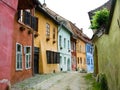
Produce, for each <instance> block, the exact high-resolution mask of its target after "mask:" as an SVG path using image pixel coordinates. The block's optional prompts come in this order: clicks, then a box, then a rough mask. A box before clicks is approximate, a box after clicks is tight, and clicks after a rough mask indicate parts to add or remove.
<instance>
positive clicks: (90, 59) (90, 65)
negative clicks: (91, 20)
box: [86, 43, 94, 73]
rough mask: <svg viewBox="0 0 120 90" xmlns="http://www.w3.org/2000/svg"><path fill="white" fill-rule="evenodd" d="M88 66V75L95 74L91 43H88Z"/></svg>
mask: <svg viewBox="0 0 120 90" xmlns="http://www.w3.org/2000/svg"><path fill="white" fill-rule="evenodd" d="M86 64H87V73H93V72H94V61H93V46H92V44H90V43H86Z"/></svg>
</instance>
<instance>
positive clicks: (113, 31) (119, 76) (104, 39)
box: [94, 0, 120, 90]
mask: <svg viewBox="0 0 120 90" xmlns="http://www.w3.org/2000/svg"><path fill="white" fill-rule="evenodd" d="M117 19H119V22H120V0H117V3H116V7H115V10H114V14H113V19H112V23H111V27H110V31H109V34H103V35H102V36H101V37H99V38H98V39H97V40H96V41H94V46H95V47H96V48H97V54H98V68H99V73H105V74H106V76H107V81H108V87H109V89H110V90H120V27H119V25H118V22H117ZM95 54H96V53H95ZM94 56H96V55H94ZM94 59H96V57H95V58H94Z"/></svg>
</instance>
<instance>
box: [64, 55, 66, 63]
mask: <svg viewBox="0 0 120 90" xmlns="http://www.w3.org/2000/svg"><path fill="white" fill-rule="evenodd" d="M64 65H66V57H64Z"/></svg>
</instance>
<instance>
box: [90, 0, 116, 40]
mask: <svg viewBox="0 0 120 90" xmlns="http://www.w3.org/2000/svg"><path fill="white" fill-rule="evenodd" d="M116 1H117V0H111V8H110V16H109V21H108V26H107V28H106V30H105V33H106V34H108V33H109V30H110V26H111V22H112V18H113V13H114V9H115V4H116ZM103 33H104V32H102V29H101V30H97V31H96V32H95V33H94V35H93V37H92V40H93V41H94V40H95V39H97V38H99V37H100V36H101V35H102V34H103Z"/></svg>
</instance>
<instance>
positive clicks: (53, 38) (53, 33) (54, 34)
mask: <svg viewBox="0 0 120 90" xmlns="http://www.w3.org/2000/svg"><path fill="white" fill-rule="evenodd" d="M53 39H55V28H54V29H53Z"/></svg>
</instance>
